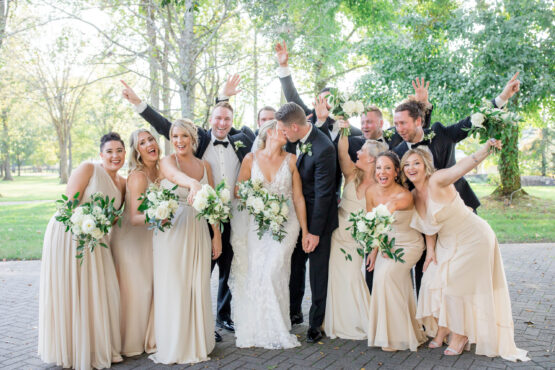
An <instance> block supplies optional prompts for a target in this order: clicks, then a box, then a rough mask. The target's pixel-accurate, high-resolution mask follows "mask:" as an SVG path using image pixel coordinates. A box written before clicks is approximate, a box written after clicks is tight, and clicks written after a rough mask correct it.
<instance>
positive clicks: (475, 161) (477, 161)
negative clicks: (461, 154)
mask: <svg viewBox="0 0 555 370" xmlns="http://www.w3.org/2000/svg"><path fill="white" fill-rule="evenodd" d="M471 157H472V160H473V161H474V163H480V161H479V160H477V159H476V157H475V156H474V153H472V155H471Z"/></svg>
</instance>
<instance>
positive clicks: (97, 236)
mask: <svg viewBox="0 0 555 370" xmlns="http://www.w3.org/2000/svg"><path fill="white" fill-rule="evenodd" d="M90 234H91V236H92V237H93V238H95V239H97V240H98V239H100V238H102V237H103V236H104V233H103V232H102V230H100V229H99V228H95V229H94V230H93V231H91V233H90Z"/></svg>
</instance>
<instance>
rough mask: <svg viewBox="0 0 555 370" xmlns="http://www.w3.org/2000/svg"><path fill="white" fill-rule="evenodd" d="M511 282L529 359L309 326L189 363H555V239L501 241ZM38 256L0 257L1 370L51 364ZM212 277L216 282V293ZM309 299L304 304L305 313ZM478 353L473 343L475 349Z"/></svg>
mask: <svg viewBox="0 0 555 370" xmlns="http://www.w3.org/2000/svg"><path fill="white" fill-rule="evenodd" d="M501 252H502V254H503V258H504V263H505V272H506V274H507V280H508V281H509V289H510V293H511V298H512V309H513V315H514V320H515V339H516V343H517V345H518V346H519V347H520V348H524V349H527V350H529V351H530V353H529V355H530V357H531V358H532V361H530V362H526V363H512V362H508V361H504V360H502V359H499V358H496V359H490V358H488V357H485V356H476V355H473V354H472V352H466V353H464V354H463V355H462V356H459V357H448V356H444V355H443V350H441V349H435V350H430V349H428V348H427V347H426V346H423V347H421V348H420V349H419V350H418V352H416V353H413V352H409V351H403V352H397V353H386V352H382V351H381V350H379V349H376V348H369V347H367V345H366V342H365V341H350V340H340V339H335V340H330V339H328V338H326V339H324V340H322V341H321V342H320V343H318V344H314V345H309V344H307V343H306V342H304V338H305V334H306V329H307V327H306V326H304V325H301V326H296V327H295V328H294V330H293V332H294V333H295V334H297V335H299V337H300V339H302V340H303V345H302V347H299V348H295V349H290V350H283V351H277V350H266V349H238V348H236V347H235V346H234V337H233V336H232V335H231V334H229V333H227V332H224V331H222V332H221V333H222V335H223V338H224V340H223V342H222V343H219V344H217V345H216V349H215V350H214V352H213V353H212V354H211V358H212V360H211V361H209V362H204V363H201V364H197V365H195V366H191V367H190V368H225V369H286V368H289V369H324V368H329V369H341V368H345V369H361V368H366V369H374V368H380V369H392V368H399V369H410V368H417V369H431V368H434V369H441V368H451V367H455V368H496V369H503V368H512V367H526V368H538V369H542V368H552V369H553V368H555V356H554V355H553V351H554V350H555V327H554V325H553V323H554V322H555V307H554V306H553V303H554V300H555V263H554V259H555V244H531V245H504V246H502V248H501ZM39 270H40V262H39V261H27V262H0V369H36V368H51V367H52V366H51V365H47V364H43V363H42V362H41V361H40V360H39V358H38V357H37V354H36V352H37V324H38V323H37V310H38V294H39ZM215 284H216V281H215V279H212V288H213V293H214V292H215V289H214V288H215ZM308 304H309V298H308V299H307V300H306V301H305V305H304V308H303V309H304V312H305V317H306V315H307V311H308ZM472 349H473V350H474V347H473V348H472ZM185 367H187V366H171V367H170V366H159V365H158V366H157V365H155V364H154V363H152V362H151V361H150V360H148V358H147V357H146V356H144V355H143V356H137V357H133V358H128V359H126V360H125V361H124V362H123V363H121V364H116V365H114V366H113V368H114V369H117V370H120V369H146V368H172V369H181V368H185Z"/></svg>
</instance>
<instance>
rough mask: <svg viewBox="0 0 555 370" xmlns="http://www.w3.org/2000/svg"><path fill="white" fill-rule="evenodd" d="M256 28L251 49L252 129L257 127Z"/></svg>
mask: <svg viewBox="0 0 555 370" xmlns="http://www.w3.org/2000/svg"><path fill="white" fill-rule="evenodd" d="M256 36H257V32H256V27H254V46H253V48H252V58H253V62H254V63H253V64H254V80H253V87H252V96H253V101H252V107H253V113H254V128H255V129H256V128H257V127H258V45H257V44H256V41H257V40H256Z"/></svg>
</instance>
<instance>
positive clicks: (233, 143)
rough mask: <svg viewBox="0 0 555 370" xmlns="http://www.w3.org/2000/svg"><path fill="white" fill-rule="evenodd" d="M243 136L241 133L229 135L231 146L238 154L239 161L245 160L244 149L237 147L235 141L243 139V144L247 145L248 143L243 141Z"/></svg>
mask: <svg viewBox="0 0 555 370" xmlns="http://www.w3.org/2000/svg"><path fill="white" fill-rule="evenodd" d="M241 136H242V135H240V134H237V135H233V136H232V135H229V134H228V135H227V139H228V140H229V144H230V145H231V148H232V149H233V151H234V152H235V155H237V158H238V159H239V162H243V157H244V155H243V151H242V150H241V149H242V148H237V149H236V146H235V143H238V142H239V141H241V142H242V143H243V145H245V146H246V144H245V143H244V142H243V140H241Z"/></svg>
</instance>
